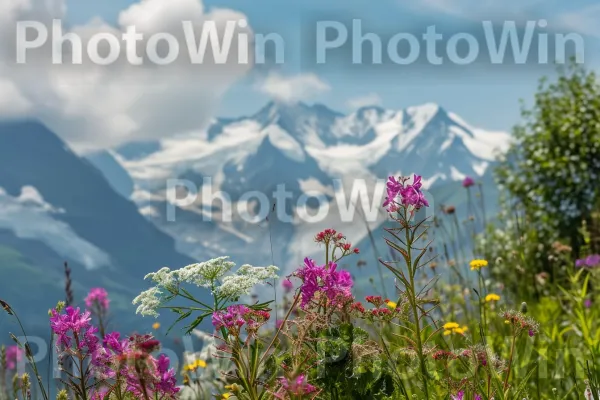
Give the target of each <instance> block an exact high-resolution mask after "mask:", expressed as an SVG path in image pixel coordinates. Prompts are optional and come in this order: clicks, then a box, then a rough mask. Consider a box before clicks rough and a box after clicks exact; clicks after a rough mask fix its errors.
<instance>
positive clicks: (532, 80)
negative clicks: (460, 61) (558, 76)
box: [67, 0, 600, 130]
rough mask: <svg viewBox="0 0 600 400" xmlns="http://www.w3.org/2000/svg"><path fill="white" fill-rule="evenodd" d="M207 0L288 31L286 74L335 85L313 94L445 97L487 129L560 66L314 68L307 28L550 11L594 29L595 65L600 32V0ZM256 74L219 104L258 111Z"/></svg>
mask: <svg viewBox="0 0 600 400" xmlns="http://www.w3.org/2000/svg"><path fill="white" fill-rule="evenodd" d="M165 1H167V0H165ZM132 3H133V2H132V1H129V0H103V1H101V2H99V1H97V0H93V1H92V0H70V1H69V2H68V14H67V15H68V19H69V22H70V23H71V24H84V23H86V22H88V21H89V20H90V19H92V18H94V17H101V18H102V19H104V20H105V21H107V22H109V23H113V24H114V23H116V21H117V18H118V15H119V13H120V11H121V10H123V9H126V8H127V7H128V6H130V5H131V4H132ZM204 5H205V7H206V8H207V9H210V8H213V7H217V8H230V9H233V10H236V11H239V12H241V13H243V14H245V15H246V16H247V17H248V21H249V23H250V26H251V27H252V28H253V29H254V31H255V32H263V33H269V32H276V33H279V34H280V35H282V36H283V37H284V39H285V44H286V63H285V64H284V65H283V66H277V68H278V72H279V73H280V74H281V75H282V76H293V75H294V74H306V73H314V74H315V75H316V76H318V78H319V79H320V80H321V81H322V82H324V83H325V84H326V86H327V89H326V90H321V91H320V92H319V94H318V95H315V96H312V97H311V98H310V99H308V100H307V101H308V102H320V103H324V104H326V105H328V106H330V107H332V108H334V109H338V110H341V111H348V110H349V109H350V107H349V105H348V103H349V102H350V101H351V100H352V99H357V100H358V99H360V98H363V97H369V98H373V99H375V98H379V99H380V102H381V105H382V106H384V107H386V108H396V109H397V108H403V107H407V106H410V105H415V104H421V103H425V102H435V103H438V104H440V105H442V106H444V107H445V108H447V109H449V110H451V111H454V112H456V113H458V114H459V115H461V116H462V117H463V118H465V119H466V120H467V121H469V122H471V123H472V124H474V125H477V126H481V127H484V128H487V129H503V130H508V129H510V127H511V126H512V125H514V123H516V122H517V121H518V120H519V108H520V105H519V99H524V100H526V101H530V100H531V98H532V95H533V93H534V91H535V88H536V87H537V79H538V78H539V77H540V76H542V75H547V74H551V73H552V69H550V68H541V67H539V66H535V67H534V66H531V65H527V66H520V67H516V66H503V65H500V66H491V65H486V64H482V65H478V66H475V67H473V66H470V67H468V68H465V67H461V68H447V67H446V66H442V67H440V68H437V69H435V68H431V67H428V68H421V67H420V66H416V65H411V66H409V67H406V66H397V65H393V66H391V65H388V66H387V67H386V68H371V67H364V68H358V69H356V68H355V69H353V68H351V67H349V66H347V65H344V64H343V63H340V64H336V65H326V66H325V67H322V68H313V66H312V65H307V63H306V56H305V53H303V52H302V51H301V49H302V48H306V46H307V42H309V41H310V35H309V34H308V33H307V32H310V30H311V28H312V27H313V26H312V25H311V21H315V20H323V19H335V20H340V21H348V20H351V19H352V18H360V19H361V20H363V21H364V25H365V26H366V27H369V28H370V29H373V30H374V31H377V33H381V34H386V33H387V32H401V31H403V32H415V34H421V33H424V32H425V29H426V27H427V26H429V25H436V26H442V27H446V28H447V29H448V30H449V31H453V32H461V31H467V32H470V31H473V30H477V29H478V27H480V24H481V21H482V20H484V19H493V20H496V21H504V20H511V19H512V20H517V21H524V20H538V19H546V20H547V21H548V28H549V30H550V29H551V30H555V31H559V32H565V33H566V32H571V31H573V30H574V29H577V30H578V31H579V32H581V33H582V34H585V38H586V39H585V40H586V42H585V43H586V64H588V65H590V66H593V57H592V54H590V53H593V48H594V46H596V40H597V39H596V38H597V37H598V36H599V33H600V29H598V28H597V27H596V21H597V18H596V17H600V6H598V5H597V3H596V2H594V1H589V0H585V1H576V2H565V1H558V0H545V1H542V0H521V1H517V0H506V1H502V2H501V1H496V2H490V1H486V0H479V1H476V0H421V1H419V2H417V1H412V2H409V1H406V0H379V1H377V2H372V1H367V0H345V1H339V0H329V1H323V0H302V1H298V0H293V1H291V0H205V1H204ZM365 31H366V29H365ZM308 46H310V45H308ZM596 49H597V48H596ZM308 64H310V63H308ZM256 80H257V74H256V73H251V74H249V75H248V76H247V77H246V78H245V79H243V80H242V81H241V82H238V83H237V84H235V86H233V87H232V88H231V89H229V91H228V92H227V93H226V95H225V96H224V98H223V101H222V102H221V104H220V105H219V107H218V114H219V115H221V116H239V115H240V114H250V113H253V112H254V111H256V110H257V109H258V108H260V107H261V106H262V105H263V104H264V103H266V102H267V101H269V96H268V95H267V94H265V93H261V92H257V90H256Z"/></svg>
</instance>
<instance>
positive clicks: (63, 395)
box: [56, 389, 69, 400]
mask: <svg viewBox="0 0 600 400" xmlns="http://www.w3.org/2000/svg"><path fill="white" fill-rule="evenodd" d="M56 400H69V395H68V393H67V391H66V390H65V389H63V390H61V391H60V392H58V393H57V394H56Z"/></svg>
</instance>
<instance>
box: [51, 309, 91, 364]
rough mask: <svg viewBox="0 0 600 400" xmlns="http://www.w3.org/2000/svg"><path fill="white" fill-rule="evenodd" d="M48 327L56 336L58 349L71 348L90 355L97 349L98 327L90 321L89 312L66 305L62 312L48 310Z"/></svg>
mask: <svg viewBox="0 0 600 400" xmlns="http://www.w3.org/2000/svg"><path fill="white" fill-rule="evenodd" d="M50 313H51V316H50V327H51V328H52V331H53V332H54V334H55V335H56V337H57V342H56V346H57V349H58V350H59V351H65V350H72V351H76V352H80V353H82V354H84V355H91V354H93V353H94V352H95V351H96V350H97V349H98V342H99V340H98V337H97V336H96V333H97V332H98V329H97V328H96V327H94V326H92V324H91V323H90V319H91V318H90V312H89V311H85V312H81V311H80V310H79V308H73V307H70V306H69V307H67V308H65V310H64V313H59V312H58V311H57V310H56V309H52V310H51V311H50Z"/></svg>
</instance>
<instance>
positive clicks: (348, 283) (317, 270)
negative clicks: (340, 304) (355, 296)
mask: <svg viewBox="0 0 600 400" xmlns="http://www.w3.org/2000/svg"><path fill="white" fill-rule="evenodd" d="M295 274H296V276H297V277H299V278H300V279H302V286H300V292H301V293H302V301H301V304H300V307H302V308H305V307H306V306H307V305H308V304H309V303H310V302H311V301H312V299H313V298H314V297H315V294H316V293H317V292H322V293H323V294H325V295H326V296H327V298H328V299H329V301H331V302H332V303H336V302H337V300H338V297H339V296H341V297H343V298H349V297H351V292H350V289H351V288H352V285H353V282H352V277H351V276H350V273H349V272H348V271H346V270H338V269H337V264H336V263H333V262H330V263H329V268H325V266H318V265H316V264H315V262H314V260H311V259H310V258H305V259H304V267H303V268H300V269H299V270H297V271H296V272H295Z"/></svg>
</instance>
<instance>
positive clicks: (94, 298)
mask: <svg viewBox="0 0 600 400" xmlns="http://www.w3.org/2000/svg"><path fill="white" fill-rule="evenodd" d="M108 303H109V300H108V293H106V290H105V289H103V288H93V289H91V290H90V292H89V293H88V295H87V297H86V298H85V306H86V307H87V308H88V309H90V310H91V309H93V308H94V307H98V308H99V309H101V310H108Z"/></svg>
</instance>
